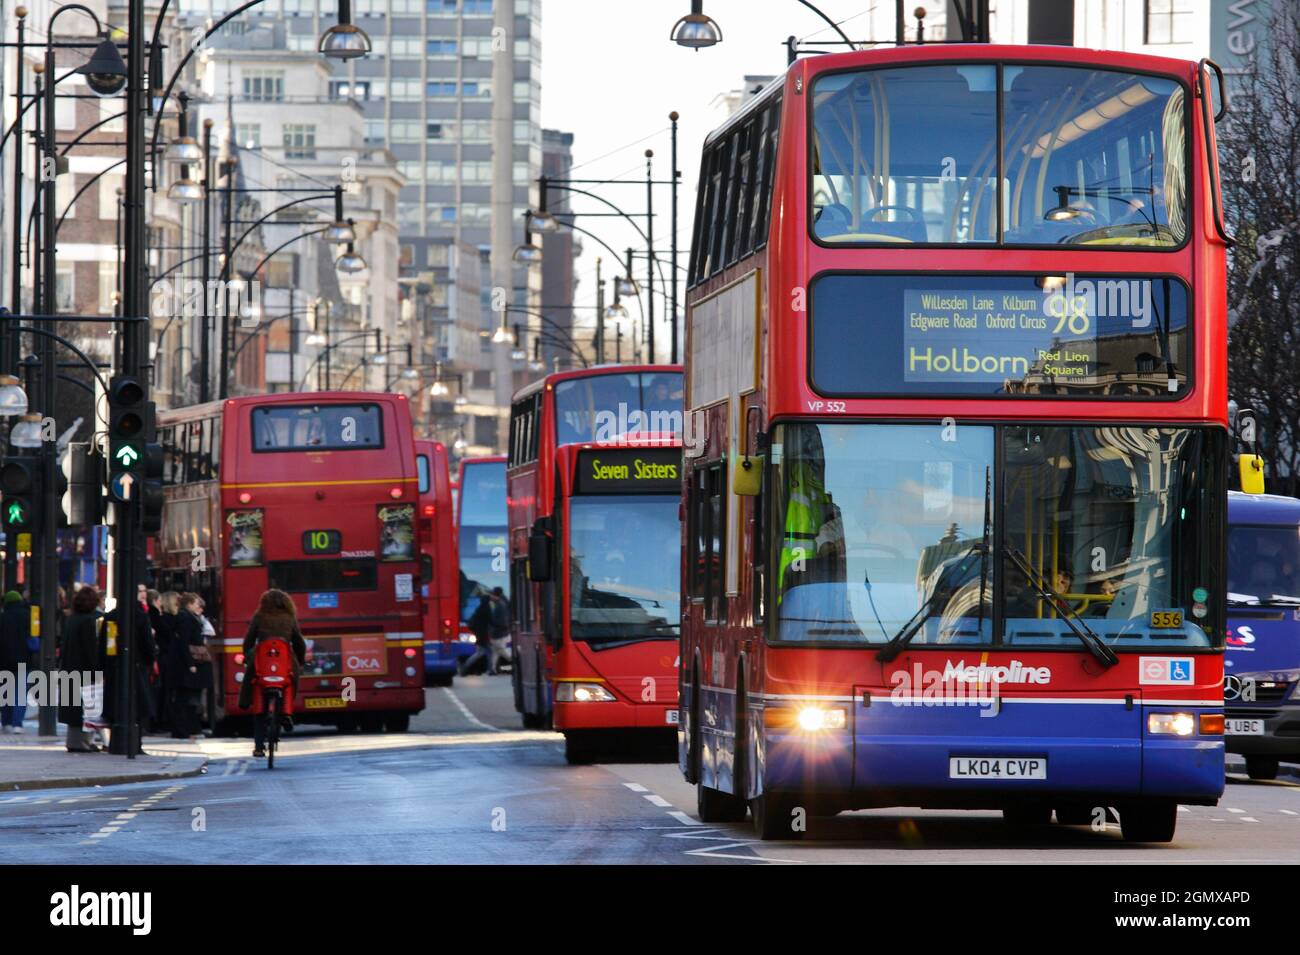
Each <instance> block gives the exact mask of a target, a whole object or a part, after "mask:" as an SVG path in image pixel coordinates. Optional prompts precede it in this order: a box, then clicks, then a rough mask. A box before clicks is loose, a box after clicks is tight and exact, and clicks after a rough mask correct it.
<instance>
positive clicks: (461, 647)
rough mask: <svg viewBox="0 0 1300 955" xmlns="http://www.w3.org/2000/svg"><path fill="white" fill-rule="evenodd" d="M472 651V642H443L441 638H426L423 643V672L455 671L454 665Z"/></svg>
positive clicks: (470, 654)
mask: <svg viewBox="0 0 1300 955" xmlns="http://www.w3.org/2000/svg"><path fill="white" fill-rule="evenodd" d="M473 653H474V644H472V643H461V642H460V641H459V640H458V641H456V642H455V643H445V642H443V641H441V640H426V641H425V643H424V672H425V673H455V672H456V665H457V664H458V663H459V662H460V661H461V660H464V659H465V658H466V657H469V656H472V655H473Z"/></svg>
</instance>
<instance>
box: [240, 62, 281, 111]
mask: <svg viewBox="0 0 1300 955" xmlns="http://www.w3.org/2000/svg"><path fill="white" fill-rule="evenodd" d="M242 82H243V89H244V99H247V100H254V101H255V102H261V103H278V102H281V101H283V100H284V70H245V71H244V75H243V77H242Z"/></svg>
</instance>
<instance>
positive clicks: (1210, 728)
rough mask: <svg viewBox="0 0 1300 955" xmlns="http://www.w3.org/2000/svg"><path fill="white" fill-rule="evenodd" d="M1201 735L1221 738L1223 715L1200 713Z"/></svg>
mask: <svg viewBox="0 0 1300 955" xmlns="http://www.w3.org/2000/svg"><path fill="white" fill-rule="evenodd" d="M1201 735H1202V736H1222V735H1223V714H1222V713H1202V714H1201Z"/></svg>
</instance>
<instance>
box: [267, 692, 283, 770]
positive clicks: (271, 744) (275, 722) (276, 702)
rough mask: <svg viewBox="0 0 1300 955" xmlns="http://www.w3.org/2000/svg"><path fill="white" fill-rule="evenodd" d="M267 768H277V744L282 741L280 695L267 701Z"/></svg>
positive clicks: (273, 696)
mask: <svg viewBox="0 0 1300 955" xmlns="http://www.w3.org/2000/svg"><path fill="white" fill-rule="evenodd" d="M266 722H267V727H266V768H267V769H275V744H276V743H278V742H279V741H280V697H279V696H278V695H272V696H271V698H270V699H269V700H267V701H266Z"/></svg>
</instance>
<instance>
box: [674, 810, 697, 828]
mask: <svg viewBox="0 0 1300 955" xmlns="http://www.w3.org/2000/svg"><path fill="white" fill-rule="evenodd" d="M668 815H670V816H672V817H673V818H674V819H676V820H677V821H678V822H680V823H681V824H682V825H683V826H702V825H704V823H702V822H700V821H699V820H698V819H694V818H692V817H690V816H688V815H686V813H684V812H682V811H681V810H679V809H677V810H673V811H672V812H670V813H669V814H668Z"/></svg>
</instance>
